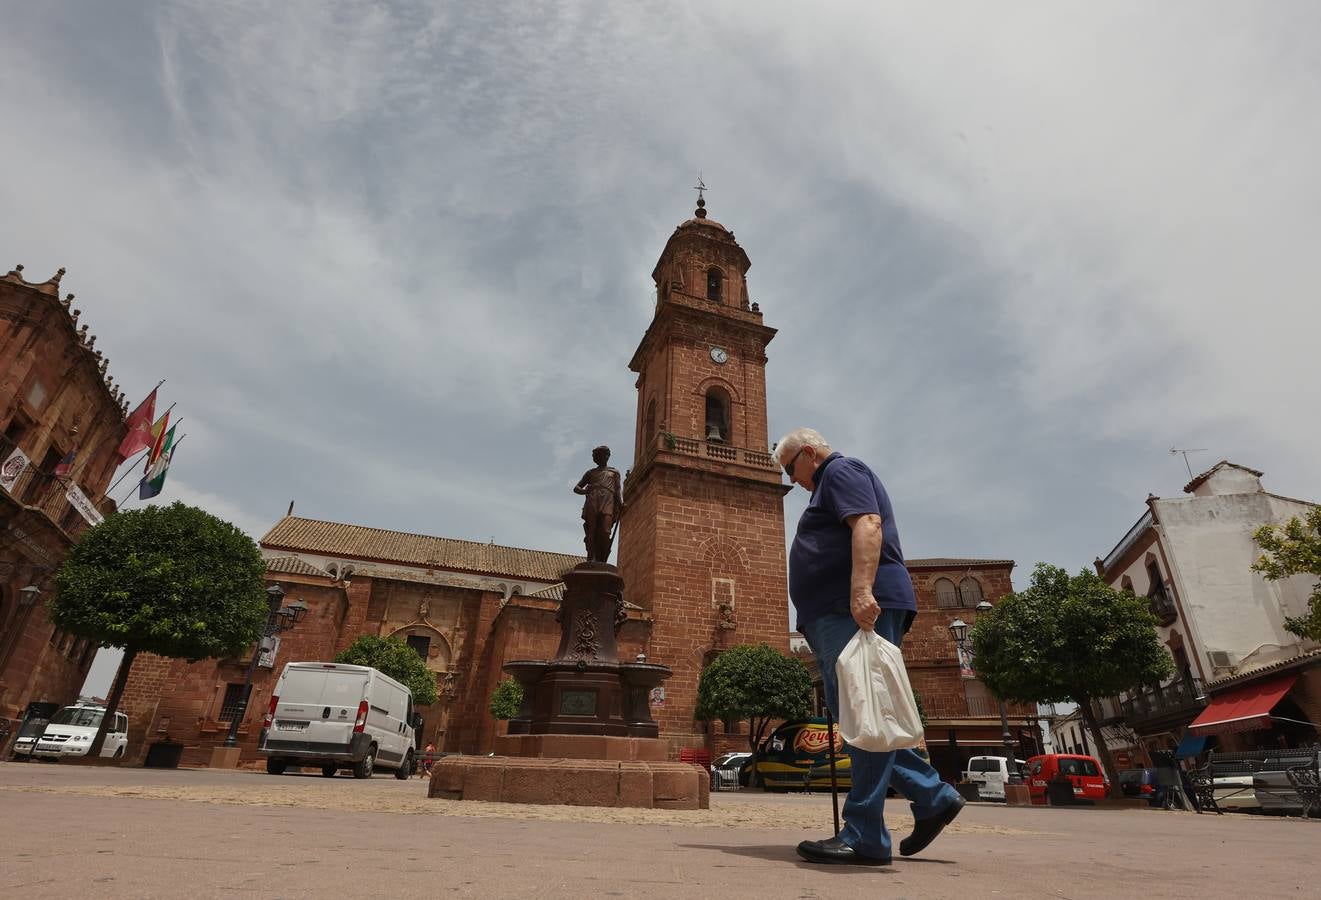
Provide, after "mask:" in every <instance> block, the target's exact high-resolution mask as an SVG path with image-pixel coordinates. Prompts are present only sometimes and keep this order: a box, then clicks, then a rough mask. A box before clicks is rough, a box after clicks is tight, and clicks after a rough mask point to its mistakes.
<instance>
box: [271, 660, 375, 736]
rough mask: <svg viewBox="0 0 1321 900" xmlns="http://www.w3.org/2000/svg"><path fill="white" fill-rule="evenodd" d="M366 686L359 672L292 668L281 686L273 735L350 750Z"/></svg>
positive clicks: (272, 728)
mask: <svg viewBox="0 0 1321 900" xmlns="http://www.w3.org/2000/svg"><path fill="white" fill-rule="evenodd" d="M365 685H366V676H365V674H364V673H362V672H359V671H353V670H346V669H335V668H322V667H317V668H311V667H309V668H290V669H289V670H288V671H287V672H286V673H285V677H284V684H282V685H281V686H280V700H279V702H278V703H277V704H276V706H275V721H274V722H272V723H271V732H272V734H271V736H272V737H273V738H275V739H276V740H289V739H294V740H303V741H307V742H308V743H309V744H313V745H323V746H326V747H327V748H329V747H332V746H334V747H344V748H345V749H348V746H349V743H350V741H351V740H352V739H353V720H354V719H355V718H356V717H357V714H358V703H359V702H360V701H361V700H362V697H363V691H364V688H365Z"/></svg>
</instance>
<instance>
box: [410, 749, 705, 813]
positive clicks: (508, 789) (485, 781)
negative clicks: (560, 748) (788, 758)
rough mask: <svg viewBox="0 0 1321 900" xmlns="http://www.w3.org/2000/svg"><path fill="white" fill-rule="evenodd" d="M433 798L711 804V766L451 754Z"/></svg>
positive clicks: (438, 771) (441, 766) (442, 763)
mask: <svg viewBox="0 0 1321 900" xmlns="http://www.w3.org/2000/svg"><path fill="white" fill-rule="evenodd" d="M427 796H428V797H437V798H441V799H445V800H488V801H496V802H504V803H555V804H562V805H567V806H632V807H642V808H644V809H709V808H710V805H711V802H710V783H709V781H708V776H707V774H706V771H705V770H703V769H702V768H700V767H698V766H692V765H688V764H687V763H673V762H611V761H606V760H587V759H514V758H508V757H501V756H447V757H445V758H444V759H441V760H439V761H438V762H437V763H436V765H435V768H434V769H433V770H432V772H431V784H430V787H429V788H428V790H427Z"/></svg>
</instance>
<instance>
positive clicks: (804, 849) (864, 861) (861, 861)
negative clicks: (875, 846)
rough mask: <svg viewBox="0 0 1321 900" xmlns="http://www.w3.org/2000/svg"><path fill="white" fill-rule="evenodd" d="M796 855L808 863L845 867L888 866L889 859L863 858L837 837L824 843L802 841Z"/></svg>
mask: <svg viewBox="0 0 1321 900" xmlns="http://www.w3.org/2000/svg"><path fill="white" fill-rule="evenodd" d="M798 855H799V856H801V857H802V858H803V859H805V860H807V861H808V862H810V863H835V864H837V865H845V866H888V865H889V864H890V857H888V856H886V857H877V856H863V855H862V854H861V853H859V852H858V851H856V850H854V849H853V848H852V847H850V846H849V845H848V844H846V843H844V842H843V841H841V840H840V839H839V838H837V837H833V838H830V839H828V840H824V841H803V842H802V843H801V844H799V845H798Z"/></svg>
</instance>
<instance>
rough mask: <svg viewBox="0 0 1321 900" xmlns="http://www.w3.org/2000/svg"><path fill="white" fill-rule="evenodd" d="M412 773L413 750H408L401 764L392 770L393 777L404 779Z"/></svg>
mask: <svg viewBox="0 0 1321 900" xmlns="http://www.w3.org/2000/svg"><path fill="white" fill-rule="evenodd" d="M412 774H413V751H412V750H409V751H408V755H406V756H405V757H404V761H403V764H402V765H400V766H399V768H397V769H395V770H394V777H395V778H398V779H399V780H400V781H405V780H407V779H408V778H410V777H412Z"/></svg>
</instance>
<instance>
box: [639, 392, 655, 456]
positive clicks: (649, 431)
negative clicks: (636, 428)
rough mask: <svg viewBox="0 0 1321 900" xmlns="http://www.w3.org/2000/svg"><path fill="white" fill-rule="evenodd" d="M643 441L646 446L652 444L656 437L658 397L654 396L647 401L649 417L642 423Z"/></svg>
mask: <svg viewBox="0 0 1321 900" xmlns="http://www.w3.org/2000/svg"><path fill="white" fill-rule="evenodd" d="M642 429H643V431H642V442H643V445H644V446H650V445H651V442H652V441H654V440H655V439H656V398H655V397H652V398H651V400H649V401H647V418H646V419H645V420H644V421H643V425H642Z"/></svg>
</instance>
